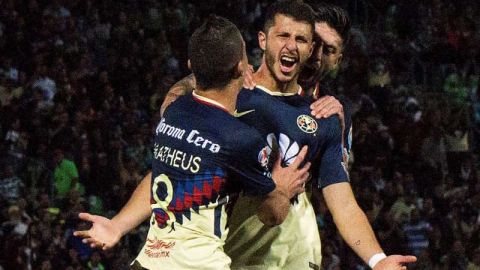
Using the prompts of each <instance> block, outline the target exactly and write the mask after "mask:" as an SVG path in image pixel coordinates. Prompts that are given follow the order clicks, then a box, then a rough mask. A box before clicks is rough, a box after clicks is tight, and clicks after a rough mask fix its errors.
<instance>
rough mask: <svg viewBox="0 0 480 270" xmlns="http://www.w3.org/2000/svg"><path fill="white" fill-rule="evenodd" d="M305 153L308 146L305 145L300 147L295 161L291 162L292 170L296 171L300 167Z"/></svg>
mask: <svg viewBox="0 0 480 270" xmlns="http://www.w3.org/2000/svg"><path fill="white" fill-rule="evenodd" d="M307 152H308V146H307V145H305V146H303V147H302V149H301V150H300V152H299V153H298V155H297V157H296V158H295V161H293V163H292V164H291V165H290V167H293V168H294V169H298V168H299V167H300V164H302V162H303V160H304V159H305V156H306V155H307Z"/></svg>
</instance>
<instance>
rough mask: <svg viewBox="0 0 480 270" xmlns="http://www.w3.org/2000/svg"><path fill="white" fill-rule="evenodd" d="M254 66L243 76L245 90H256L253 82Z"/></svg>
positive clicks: (250, 66)
mask: <svg viewBox="0 0 480 270" xmlns="http://www.w3.org/2000/svg"><path fill="white" fill-rule="evenodd" d="M253 72H254V70H253V66H252V65H248V69H247V70H246V71H245V74H243V76H244V78H243V87H244V88H245V89H249V90H253V88H255V86H256V84H255V82H254V81H253Z"/></svg>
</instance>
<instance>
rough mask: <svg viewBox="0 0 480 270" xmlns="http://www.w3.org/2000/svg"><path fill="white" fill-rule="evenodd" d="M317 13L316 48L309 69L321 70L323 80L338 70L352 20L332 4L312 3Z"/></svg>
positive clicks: (342, 10)
mask: <svg viewBox="0 0 480 270" xmlns="http://www.w3.org/2000/svg"><path fill="white" fill-rule="evenodd" d="M310 2H311V3H310V5H311V6H312V9H313V10H314V12H315V39H316V45H317V46H316V47H315V48H314V52H313V54H312V58H311V59H310V60H309V62H308V67H309V68H315V69H318V68H320V69H321V70H320V72H319V73H320V74H321V77H320V78H318V79H321V78H322V77H325V75H326V74H328V73H330V72H331V71H334V70H336V69H338V67H339V65H340V62H341V60H342V56H343V49H344V47H345V44H346V43H347V41H348V37H349V33H350V19H349V17H348V14H347V12H346V11H345V10H344V9H342V8H340V7H338V6H334V5H331V4H326V3H322V2H317V1H310Z"/></svg>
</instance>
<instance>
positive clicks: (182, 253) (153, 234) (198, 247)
mask: <svg viewBox="0 0 480 270" xmlns="http://www.w3.org/2000/svg"><path fill="white" fill-rule="evenodd" d="M223 208H224V207H222V212H221V220H220V223H221V226H222V227H225V223H226V216H227V215H226V214H225V211H223ZM199 210H200V211H199V212H198V213H199V214H197V213H195V212H192V214H191V215H192V219H191V221H190V222H189V223H188V225H187V226H185V225H183V226H176V227H175V230H174V231H173V229H172V231H171V230H169V229H167V230H165V229H160V228H159V227H158V226H150V230H149V231H148V236H147V241H146V243H145V245H144V247H143V248H142V250H141V251H140V253H139V255H138V257H137V258H136V260H137V261H138V262H139V263H140V265H141V266H142V267H144V268H147V269H152V270H153V269H185V270H187V269H188V270H190V269H205V270H206V269H211V270H217V269H222V270H223V269H230V262H231V261H230V258H229V257H228V256H227V255H226V254H225V252H224V251H223V245H224V243H225V236H226V234H227V233H228V230H225V231H224V232H223V233H224V234H223V236H222V237H221V238H218V237H217V236H215V235H213V234H212V235H211V236H206V235H205V234H204V232H202V231H199V230H198V228H208V227H211V225H210V223H211V220H213V219H214V218H215V217H214V216H215V214H216V213H215V212H216V211H215V210H214V208H212V209H208V208H204V209H199ZM154 223H155V214H152V217H151V219H150V224H154Z"/></svg>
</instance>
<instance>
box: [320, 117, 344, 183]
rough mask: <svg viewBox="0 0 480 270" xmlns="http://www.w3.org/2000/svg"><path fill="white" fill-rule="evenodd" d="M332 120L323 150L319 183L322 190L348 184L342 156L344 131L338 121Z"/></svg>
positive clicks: (329, 123)
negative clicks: (339, 184) (335, 185)
mask: <svg viewBox="0 0 480 270" xmlns="http://www.w3.org/2000/svg"><path fill="white" fill-rule="evenodd" d="M332 120H333V121H328V127H327V130H328V134H327V136H326V138H325V139H326V141H325V144H324V146H323V149H322V157H321V163H320V168H319V183H318V186H319V187H321V188H324V187H326V186H328V185H331V184H335V183H341V182H348V174H347V171H346V167H345V164H344V163H343V155H342V151H343V149H342V130H341V128H340V125H338V121H337V120H336V119H332Z"/></svg>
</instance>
